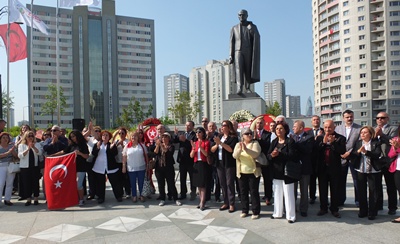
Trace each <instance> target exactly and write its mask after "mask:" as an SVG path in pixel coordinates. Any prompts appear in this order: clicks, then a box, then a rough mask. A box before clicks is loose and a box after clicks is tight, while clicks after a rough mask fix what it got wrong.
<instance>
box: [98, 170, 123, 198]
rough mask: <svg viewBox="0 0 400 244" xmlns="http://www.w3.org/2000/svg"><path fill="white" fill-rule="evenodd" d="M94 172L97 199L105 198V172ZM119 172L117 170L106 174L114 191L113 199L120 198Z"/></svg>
mask: <svg viewBox="0 0 400 244" xmlns="http://www.w3.org/2000/svg"><path fill="white" fill-rule="evenodd" d="M93 173H94V178H95V183H96V195H97V196H98V197H99V199H103V200H104V198H105V195H106V174H99V173H96V172H93ZM121 175H122V174H121V172H120V171H119V170H118V171H117V172H115V173H112V174H107V178H108V180H109V181H110V183H111V187H112V190H113V193H114V197H115V199H119V198H122V195H123V191H122V180H121Z"/></svg>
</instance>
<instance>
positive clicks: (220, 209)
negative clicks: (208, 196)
mask: <svg viewBox="0 0 400 244" xmlns="http://www.w3.org/2000/svg"><path fill="white" fill-rule="evenodd" d="M228 208H229V207H228V205H222V206H221V207H220V208H219V211H224V210H227V209H228Z"/></svg>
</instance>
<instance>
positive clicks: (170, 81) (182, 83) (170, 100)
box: [164, 74, 189, 118]
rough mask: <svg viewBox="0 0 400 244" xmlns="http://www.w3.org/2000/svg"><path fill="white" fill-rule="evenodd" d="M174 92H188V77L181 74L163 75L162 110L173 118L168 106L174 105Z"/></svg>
mask: <svg viewBox="0 0 400 244" xmlns="http://www.w3.org/2000/svg"><path fill="white" fill-rule="evenodd" d="M176 92H179V93H181V92H189V78H188V77H186V76H184V75H181V74H170V75H167V76H164V112H165V114H166V115H167V116H168V118H174V116H173V114H172V113H171V111H169V110H168V108H171V107H173V106H174V105H175V94H176Z"/></svg>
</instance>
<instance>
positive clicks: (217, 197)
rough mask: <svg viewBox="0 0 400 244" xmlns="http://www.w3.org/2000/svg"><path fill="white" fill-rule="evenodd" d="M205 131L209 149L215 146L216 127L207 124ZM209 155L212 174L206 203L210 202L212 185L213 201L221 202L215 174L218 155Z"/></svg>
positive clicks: (219, 186)
mask: <svg viewBox="0 0 400 244" xmlns="http://www.w3.org/2000/svg"><path fill="white" fill-rule="evenodd" d="M206 131H207V139H208V140H209V141H210V148H211V147H212V146H214V145H215V142H214V137H216V136H218V132H217V125H216V124H215V122H212V121H211V122H209V123H208V130H206ZM209 155H210V156H211V161H212V164H211V172H212V177H210V182H209V184H208V186H209V187H208V189H207V191H206V201H209V200H211V192H212V191H213V189H214V184H215V191H214V196H215V201H216V202H221V198H220V197H221V185H220V183H219V179H218V172H217V161H218V153H212V152H209Z"/></svg>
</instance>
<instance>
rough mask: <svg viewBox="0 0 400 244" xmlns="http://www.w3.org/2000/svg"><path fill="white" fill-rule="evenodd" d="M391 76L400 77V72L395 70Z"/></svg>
mask: <svg viewBox="0 0 400 244" xmlns="http://www.w3.org/2000/svg"><path fill="white" fill-rule="evenodd" d="M391 74H392V75H395V76H400V70H393V71H392V72H391Z"/></svg>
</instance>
